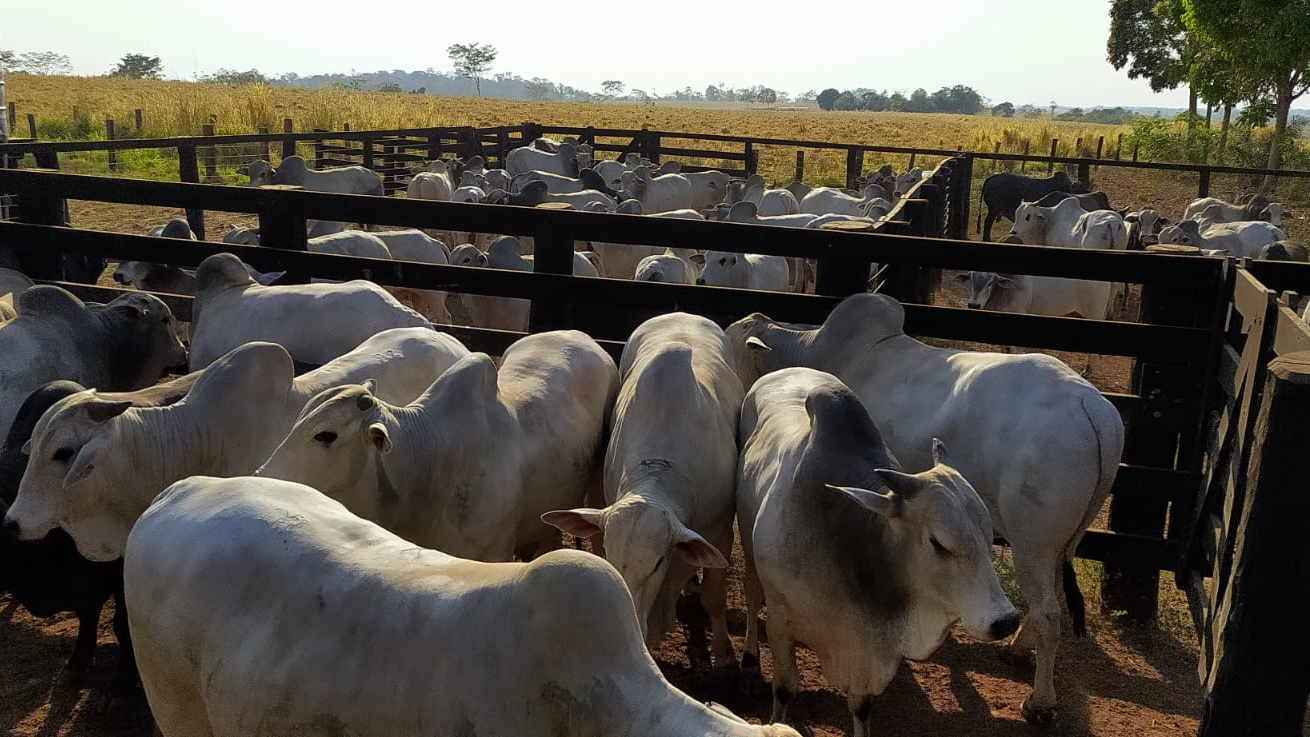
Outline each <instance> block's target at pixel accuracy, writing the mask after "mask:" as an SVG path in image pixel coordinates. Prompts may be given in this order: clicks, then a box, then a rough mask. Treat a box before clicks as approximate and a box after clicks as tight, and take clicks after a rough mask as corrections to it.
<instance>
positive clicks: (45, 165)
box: [32, 147, 59, 171]
mask: <svg viewBox="0 0 1310 737" xmlns="http://www.w3.org/2000/svg"><path fill="white" fill-rule="evenodd" d="M32 158H34V159H36V165H37V168H39V169H50V170H51V171H59V152H57V151H55V150H54V149H53V148H49V147H42V148H39V149H37V150H35V151H33V152H32Z"/></svg>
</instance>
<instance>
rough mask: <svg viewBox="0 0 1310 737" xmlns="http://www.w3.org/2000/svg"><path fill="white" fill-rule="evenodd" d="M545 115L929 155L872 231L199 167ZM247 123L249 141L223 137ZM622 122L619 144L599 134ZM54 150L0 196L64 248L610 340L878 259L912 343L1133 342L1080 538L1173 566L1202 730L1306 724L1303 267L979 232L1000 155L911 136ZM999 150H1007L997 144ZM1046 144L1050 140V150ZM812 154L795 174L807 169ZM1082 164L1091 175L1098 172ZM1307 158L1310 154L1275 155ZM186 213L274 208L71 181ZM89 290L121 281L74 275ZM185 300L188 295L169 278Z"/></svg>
mask: <svg viewBox="0 0 1310 737" xmlns="http://www.w3.org/2000/svg"><path fill="white" fill-rule="evenodd" d="M541 134H570V135H579V136H580V137H582V138H583V139H584V140H590V141H591V142H593V144H594V145H595V146H596V149H597V150H598V151H604V152H614V153H624V152H628V151H633V152H637V153H641V154H643V155H645V156H647V157H648V158H651V159H652V160H656V161H657V160H659V159H660V158H661V157H675V158H678V159H686V160H688V161H690V162H693V163H692V164H689V165H688V166H687V167H686V168H693V167H709V166H711V165H712V164H713V163H715V162H727V163H730V164H734V163H735V164H739V165H740V166H729V167H725V170H727V171H729V173H735V174H746V173H752V172H754V171H756V170H758V167H759V151H760V149H761V148H762V147H763V146H766V145H771V146H772V145H779V146H787V145H793V144H795V145H796V146H797V147H798V148H814V147H829V148H832V149H834V150H844V151H845V156H846V172H847V179H848V182H847V183H848V184H851V185H853V184H854V183H855V182H854V180H855V178H857V177H858V176H859V174H860V173H861V171H862V170H863V167H864V158H863V157H864V154H865V153H867V152H879V153H886V154H895V155H903V156H909V157H913V160H914V161H915V162H918V163H920V164H922V163H925V161H931V162H940V163H936V165H935V168H934V169H933V170H932V176H930V177H928V178H927V179H925V180H924V181H923V182H921V183H920V185H919V186H918V187H916V188H915V189H914V190H912V191H911V192H910V193H909V194H908V195H907V196H906V197H905V198H903V199H902V201H901V202H900V203H899V204H898V206H897V208H896V209H895V210H894V211H893V212H892V213H891V214H889V216H888V217H887V218H886V219H884V221H883V222H882V223H880V224H879V225H878V226H877V227H875V228H873V229H872V232H841V231H834V230H816V231H809V230H801V231H796V230H780V229H775V228H769V227H765V226H756V225H742V224H735V223H720V222H698V221H682V220H662V219H661V220H646V219H637V218H633V217H630V216H624V215H612V214H607V213H588V212H573V211H558V210H549V209H541V208H538V209H528V208H515V207H510V206H494V205H473V204H460V203H439V202H427V201H411V200H407V199H400V198H391V197H373V196H363V195H337V194H324V193H315V192H305V191H295V190H288V189H286V188H279V187H276V186H273V187H265V188H234V187H227V186H220V185H217V184H209V183H203V182H205V181H209V180H210V178H209V177H208V176H206V177H203V178H202V176H201V173H202V172H206V173H208V172H209V171H210V169H211V167H210V165H209V161H210V159H211V158H212V157H214V156H216V155H215V154H210V153H207V151H206V147H217V146H221V145H223V146H226V145H231V146H238V145H240V146H253V147H255V148H256V152H255V155H259V154H260V153H263V151H265V150H267V148H268V147H270V146H273V145H279V146H280V147H281V153H282V154H283V155H284V156H285V155H290V154H291V153H295V152H296V151H297V145H302V144H309V145H312V146H313V147H314V156H313V162H314V164H315V165H316V166H319V167H322V166H331V165H337V164H347V163H350V164H356V163H363V164H364V165H366V166H371V167H372V168H375V169H377V170H379V173H382V174H384V180H385V181H388V182H390V184H389V186H388V192H392V191H395V190H396V189H399V188H401V187H402V186H403V185H402V184H400V180H401V176H402V172H404V171H408V166H409V165H410V164H411V163H413V162H417V161H420V160H422V159H424V158H435V157H437V156H441V155H447V154H452V153H456V154H460V155H463V156H470V155H482V156H484V157H485V158H486V159H487V160H488V161H489V162H493V163H494V162H499V161H501V160H503V157H504V155H505V153H506V152H507V151H508V150H509V149H510V148H512V147H513V146H516V145H522V144H523V143H524V142H526V141H530V140H532V139H533V138H535V137H536V136H537V135H541ZM682 138H699V139H701V140H707V141H717V142H720V143H725V144H726V143H732V144H734V145H735V144H737V143H741V144H742V145H743V148H742V150H741V151H740V152H737V151H722V150H709V149H706V148H686V147H668V146H666V145H665V144H666V143H668V142H670V141H673V140H675V139H682ZM229 139H233V140H229ZM606 139H610V140H609V141H607V140H606ZM164 144H167V145H168V146H171V147H173V148H175V149H176V151H177V155H178V171H179V179H180V180H181V181H179V182H157V181H145V180H139V179H123V178H116V177H104V176H90V175H80V174H67V173H61V172H59V171H57V170H58V169H59V164H60V162H59V155H60V154H61V153H70V152H75V151H87V150H103V151H106V152H109V151H114V150H122V149H124V148H131V147H150V146H154V147H163V146H164ZM28 156H31V157H32V158H33V159H34V163H35V164H36V166H37V167H39V168H36V169H31V168H4V169H0V193H4V195H5V196H6V197H8V198H12V201H13V202H14V203H15V204H16V206H15V207H14V208H13V211H12V213H11V215H12V219H10V220H7V221H3V222H0V244H3V245H4V246H5V247H7V248H14V249H19V250H26V251H37V252H42V253H47V254H52V253H71V254H81V255H90V256H97V257H106V258H109V259H114V260H120V259H122V260H129V259H130V260H140V261H153V262H160V263H168V264H173V265H177V266H183V267H194V266H196V265H197V264H198V263H199V262H200V261H202V260H203V259H204V258H206V257H207V256H209V255H212V254H214V253H220V252H229V253H233V254H235V255H237V256H238V257H240V258H241V259H242V260H243V261H246V262H247V263H249V264H251V265H252V266H254V267H256V268H258V269H261V270H265V271H269V270H283V271H286V272H288V274H289V275H291V276H292V278H295V279H298V280H306V279H308V278H310V277H319V278H329V279H350V278H361V277H362V278H368V279H372V280H374V281H376V282H378V283H380V284H383V285H387V286H396V287H411V288H423V289H439V290H444V291H449V292H455V293H468V294H482V295H494V296H512V297H520V298H525V299H530V300H531V311H530V322H529V325H530V327H529V331H530V332H538V331H542V330H552V329H557V328H575V329H579V330H582V331H584V332H587V333H588V334H590V335H592V336H593V337H595V338H597V339H598V340H600V341H601V343H602V345H604V346H605V347H606V348H607V349H609V350H610V351H611V352H613V353H614V354H615V355H616V356H617V355H618V353H619V352H620V351H621V349H622V345H623V344H622V341H623V340H624V339H625V338H626V336H627V335H628V334H629V333H630V332H631V330H632V328H633V327H635V326H636V325H637V324H638V323H639V322H640V321H641V320H642V319H644V318H645V317H647V316H649V315H652V314H655V313H658V312H664V311H668V310H672V309H679V310H685V311H689V312H695V313H699V314H704V315H707V316H709V317H711V318H713V319H714V320H716V321H718V322H720V323H721V324H726V323H727V322H729V321H731V320H734V319H737V318H740V317H743V316H745V315H747V314H749V313H751V312H756V311H758V312H763V313H766V314H768V315H769V316H770V317H773V318H775V319H778V320H782V321H788V322H797V323H808V324H813V323H818V322H821V321H822V320H823V319H824V317H825V316H826V315H827V314H828V312H829V311H830V310H831V309H832V307H833V306H834V305H835V304H836V303H837V302H838V301H839V300H840V299H841V298H843V297H845V296H847V295H849V294H853V293H857V292H862V291H865V290H866V289H867V286H868V285H867V283H866V282H867V279H866V276H865V275H867V274H868V270H869V267H870V265H871V264H874V263H877V264H879V265H880V267H882V268H883V269H884V271H883V272H882V273H881V284H880V287H881V289H882V290H883V291H885V292H887V293H890V294H892V295H893V296H896V297H897V298H898V299H900V300H901V301H902V302H904V303H905V304H906V332H907V333H910V334H912V335H914V336H916V337H920V338H930V339H939V340H949V341H961V340H967V341H975V342H979V343H986V344H993V345H1022V346H1027V347H1033V348H1042V349H1056V350H1069V351H1078V352H1083V353H1088V354H1095V355H1110V356H1124V357H1128V358H1130V359H1132V360H1133V361H1135V368H1134V370H1133V378H1132V387H1131V390H1130V391H1128V392H1124V393H1106V396H1107V398H1108V399H1109V400H1110V401H1111V402H1112V403H1113V404H1114V405H1115V407H1117V408H1118V409H1119V411H1120V412H1121V414H1122V415H1123V418H1124V421H1125V425H1126V427H1127V433H1128V434H1127V443H1126V446H1125V452H1124V456H1123V462H1122V463H1121V465H1120V468H1119V473H1118V476H1117V479H1116V482H1115V485H1114V489H1113V491H1112V494H1111V500H1110V510H1109V524H1108V528H1107V529H1104V530H1094V531H1092V532H1089V534H1088V535H1087V536H1086V538H1085V539H1084V540H1083V543H1082V545H1081V546H1080V548H1079V550H1078V555H1079V556H1080V557H1084V558H1089V559H1093V560H1099V561H1103V562H1104V563H1105V564H1106V566H1107V580H1106V585H1105V586H1104V588H1103V596H1104V597H1105V599H1106V601H1105V602H1104V603H1105V605H1106V606H1107V607H1109V608H1111V609H1115V610H1125V611H1129V612H1130V613H1132V614H1134V615H1135V616H1137V617H1138V618H1142V619H1149V618H1151V617H1152V616H1153V615H1154V611H1155V591H1156V581H1157V579H1158V577H1159V575H1160V574H1161V572H1168V573H1169V574H1171V575H1172V576H1173V577H1174V580H1175V581H1176V583H1177V585H1178V586H1179V588H1181V589H1182V590H1183V591H1185V592H1186V593H1187V595H1188V599H1189V601H1190V603H1191V610H1192V614H1193V617H1194V621H1195V625H1196V629H1197V632H1198V636H1199V639H1200V642H1201V677H1202V680H1203V681H1204V683H1205V687H1206V703H1205V705H1204V706H1203V708H1202V710H1201V712H1202V719H1201V734H1203V735H1207V736H1209V735H1220V734H1235V733H1251V734H1257V733H1258V734H1270V735H1275V734H1299V733H1300V724H1301V720H1302V717H1303V716H1304V712H1305V704H1306V696H1307V691H1308V690H1310V664H1306V663H1304V662H1302V659H1300V658H1299V656H1300V654H1301V653H1303V652H1305V651H1306V648H1305V646H1306V645H1307V644H1310V634H1307V633H1306V632H1305V631H1304V628H1303V627H1300V626H1298V623H1297V621H1296V619H1295V617H1296V616H1297V613H1298V612H1300V611H1302V610H1303V608H1304V606H1305V604H1307V603H1310V584H1308V583H1307V582H1308V581H1310V575H1307V574H1310V570H1307V567H1308V566H1307V564H1305V563H1303V562H1302V561H1303V558H1304V557H1303V556H1298V555H1296V554H1295V553H1294V551H1296V550H1297V549H1298V543H1299V542H1300V541H1301V539H1302V538H1303V537H1304V536H1305V535H1306V533H1307V531H1310V522H1307V521H1306V520H1310V514H1307V512H1310V510H1308V509H1306V506H1307V502H1305V501H1303V498H1304V497H1303V496H1301V495H1300V494H1298V493H1297V492H1298V491H1299V488H1297V486H1298V485H1299V484H1301V483H1303V481H1302V478H1301V475H1300V474H1298V473H1297V470H1298V469H1297V461H1298V460H1299V459H1298V456H1297V454H1296V453H1295V451H1294V449H1296V448H1298V446H1299V445H1300V443H1299V442H1298V441H1299V439H1300V438H1299V436H1300V424H1301V422H1302V419H1301V418H1302V417H1303V416H1304V414H1305V412H1306V411H1307V410H1310V388H1307V387H1306V383H1307V379H1310V353H1306V352H1307V351H1310V328H1307V326H1306V325H1305V323H1304V322H1302V321H1301V319H1300V318H1299V317H1297V316H1296V315H1295V314H1294V313H1293V312H1292V310H1291V305H1292V304H1294V303H1293V302H1292V301H1291V295H1292V293H1296V294H1308V293H1310V265H1305V264H1291V263H1268V262H1253V263H1246V262H1240V261H1236V260H1228V259H1223V258H1217V257H1201V256H1179V255H1164V254H1157V253H1141V252H1133V253H1129V252H1095V251H1082V250H1078V249H1062V248H1040V249H1038V248H1032V247H1027V246H1010V245H1000V244H979V243H971V242H968V241H966V240H964V239H965V238H966V237H967V235H968V222H969V215H970V208H969V201H970V199H971V193H972V191H973V190H972V186H973V184H974V182H975V179H976V173H975V169H976V167H977V162H978V161H984V160H1003V158H1004V157H1005V156H1007V155H992V154H966V153H961V152H958V151H948V150H931V149H927V150H925V149H900V148H889V147H877V146H862V145H845V144H827V143H821V142H797V141H772V140H764V139H745V138H735V137H730V136H694V135H692V134H681V133H679V134H672V133H661V132H652V131H610V130H599V129H575V128H567V129H566V128H556V127H543V126H532V125H524V126H514V127H502V128H496V129H484V130H478V129H472V128H468V129H428V130H425V131H422V132H419V131H353V132H331V133H290V132H284V133H281V134H265V135H253V136H225V137H213V138H212V139H210V140H204V139H203V138H193V139H169V140H168V141H146V140H136V141H108V142H94V143H90V142H88V143H15V144H7V145H5V146H0V157H3V161H5V162H6V163H7V165H8V166H9V167H17V166H19V165H21V164H23V163H24V162H25V158H26V157H28ZM998 157H999V158H998ZM1041 161H1042V162H1043V163H1045V162H1046V161H1047V160H1046V159H1042V160H1041ZM1050 163H1051V165H1054V164H1056V163H1062V164H1068V165H1071V166H1075V167H1078V168H1079V169H1080V170H1082V169H1083V167H1088V168H1090V167H1093V166H1124V167H1139V168H1143V167H1144V168H1154V169H1160V168H1164V169H1165V170H1170V171H1172V170H1182V171H1189V172H1195V173H1196V174H1197V175H1198V177H1199V184H1198V193H1199V194H1206V193H1208V188H1209V187H1210V176H1211V175H1212V174H1235V175H1242V176H1255V175H1260V174H1263V173H1264V172H1259V171H1257V170H1229V169H1226V168H1223V167H1196V166H1189V165H1165V164H1149V163H1147V162H1128V161H1120V162H1115V161H1113V160H1088V159H1050ZM803 168H804V158H803V157H802V156H798V157H797V165H796V173H797V174H798V175H799V174H803ZM1083 173H1086V172H1083ZM1277 174H1278V175H1279V176H1280V177H1287V178H1293V179H1295V178H1304V177H1310V172H1278V173H1277ZM67 200H81V201H91V202H106V203H130V204H140V205H150V206H158V207H169V208H181V209H184V210H185V211H186V212H187V214H188V219H189V220H190V221H191V223H192V226H193V228H194V229H195V230H196V231H197V233H198V234H202V233H203V227H204V213H205V212H206V211H222V212H239V213H247V214H252V215H255V216H257V217H258V219H259V224H260V226H261V232H262V234H263V243H264V244H265V245H264V246H262V247H252V246H236V245H230V244H225V243H216V242H206V241H198V242H186V243H180V242H174V241H167V240H162V239H156V238H149V237H145V236H139V235H126V234H118V233H106V232H100V231H95V230H88V229H84V228H78V227H76V223H73V224H71V226H70V224H69V223H68V222H67V219H66V212H67V207H66V201H67ZM309 219H329V220H353V221H358V222H366V223H373V224H378V225H390V226H404V227H416V228H433V227H438V228H442V229H453V230H462V231H471V232H494V233H504V234H511V235H527V236H532V237H533V238H534V240H535V244H536V245H535V248H536V258H535V263H534V272H533V273H522V272H508V271H497V270H489V269H473V268H467V267H461V266H441V265H431V264H419V263H411V262H396V261H386V260H378V259H365V258H353V257H346V256H336V255H328V254H318V253H308V252H306V251H305V240H306V239H305V233H306V228H305V224H306V221H307V220H309ZM575 241H606V242H615V243H628V244H637V245H652V246H683V245H700V244H710V243H712V244H714V246H715V248H716V250H726V251H740V252H746V251H749V252H751V253H761V254H771V255H779V256H791V257H801V258H808V259H813V260H815V261H816V262H817V265H818V266H817V269H816V277H817V278H816V294H812V295H810V294H783V293H769V292H756V291H747V290H736V289H727V288H715V287H703V286H680V285H671V284H657V283H641V282H626V281H616V280H610V279H597V278H585V277H574V276H572V275H571V271H572V267H571V265H572V252H573V248H574V246H573V244H574V242H575ZM941 269H965V270H969V269H977V270H988V271H997V272H1005V273H1016V274H1031V275H1043V276H1061V277H1067V278H1075V279H1097V280H1108V281H1115V282H1125V283H1129V284H1134V285H1140V294H1141V312H1140V316H1139V317H1138V319H1137V320H1136V321H1135V322H1128V321H1121V320H1082V319H1071V318H1057V317H1038V316H1029V315H1014V314H1001V313H993V312H983V311H974V310H963V309H956V308H952V307H945V306H939V305H934V304H933V303H932V293H931V289H930V287H931V284H932V279H931V276H932V274H933V273H934V271H935V270H941ZM60 286H63V287H65V288H67V289H69V291H72V292H73V293H75V294H77V295H79V296H81V297H83V298H86V299H97V300H104V299H108V298H109V297H111V296H112V295H113V294H114V293H116V291H117V290H112V289H106V288H101V287H89V286H85V285H77V284H65V283H60ZM160 296H161V298H163V299H164V300H165V301H166V302H167V303H168V304H169V305H170V307H171V308H173V310H174V311H175V313H176V314H178V316H179V317H181V318H182V319H187V318H188V317H189V315H190V299H189V298H186V297H181V296H176V295H160ZM441 327H442V329H446V330H449V331H450V332H451V333H452V334H454V335H456V337H458V338H460V339H461V340H463V341H464V342H465V343H466V344H467V345H468V346H469V347H470V348H472V349H474V350H483V351H486V352H488V353H492V354H499V353H500V352H501V351H503V350H504V348H505V347H506V346H507V345H509V344H510V343H511V342H513V341H514V340H516V339H517V338H519V337H521V334H519V333H513V332H503V331H493V330H485V329H478V328H470V327H463V326H441Z"/></svg>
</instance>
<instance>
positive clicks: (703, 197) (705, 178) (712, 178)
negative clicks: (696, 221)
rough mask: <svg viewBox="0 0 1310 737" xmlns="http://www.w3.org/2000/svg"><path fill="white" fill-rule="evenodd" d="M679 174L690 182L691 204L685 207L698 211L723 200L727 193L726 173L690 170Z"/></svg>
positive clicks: (712, 170)
mask: <svg viewBox="0 0 1310 737" xmlns="http://www.w3.org/2000/svg"><path fill="white" fill-rule="evenodd" d="M679 176H681V177H682V178H683V179H686V180H687V181H688V182H690V183H691V204H690V205H688V206H687V207H689V208H691V209H693V210H696V211H698V212H699V211H701V210H708V209H709V208H711V207H714V206H715V205H717V204H719V203H720V202H723V198H724V197H725V196H726V195H727V193H728V175H727V174H724V173H723V172H721V171H716V170H714V169H711V170H709V171H692V172H686V173H683V174H679Z"/></svg>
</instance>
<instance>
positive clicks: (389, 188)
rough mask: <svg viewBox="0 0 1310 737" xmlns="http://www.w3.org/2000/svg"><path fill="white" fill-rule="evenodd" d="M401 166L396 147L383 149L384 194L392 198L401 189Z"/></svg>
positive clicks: (384, 147)
mask: <svg viewBox="0 0 1310 737" xmlns="http://www.w3.org/2000/svg"><path fill="white" fill-rule="evenodd" d="M399 171H400V165H399V164H398V163H397V158H396V147H395V146H394V145H388V146H383V147H382V193H383V194H385V195H388V196H390V195H391V194H392V193H393V192H395V191H396V190H397V189H399V188H400V174H399Z"/></svg>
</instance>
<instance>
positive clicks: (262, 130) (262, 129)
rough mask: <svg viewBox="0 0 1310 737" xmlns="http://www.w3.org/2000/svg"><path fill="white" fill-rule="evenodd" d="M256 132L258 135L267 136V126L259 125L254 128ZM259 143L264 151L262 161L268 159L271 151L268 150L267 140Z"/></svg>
mask: <svg viewBox="0 0 1310 737" xmlns="http://www.w3.org/2000/svg"><path fill="white" fill-rule="evenodd" d="M256 132H257V133H259V135H261V136H267V135H268V126H266V125H261V126H259V128H257V129H256ZM260 145H261V146H263V149H264V151H263V153H264V161H268V160H269V157H270V156H271V155H272V151H270V150H269V145H268V141H267V140H265V141H262V142H261V143H260Z"/></svg>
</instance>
